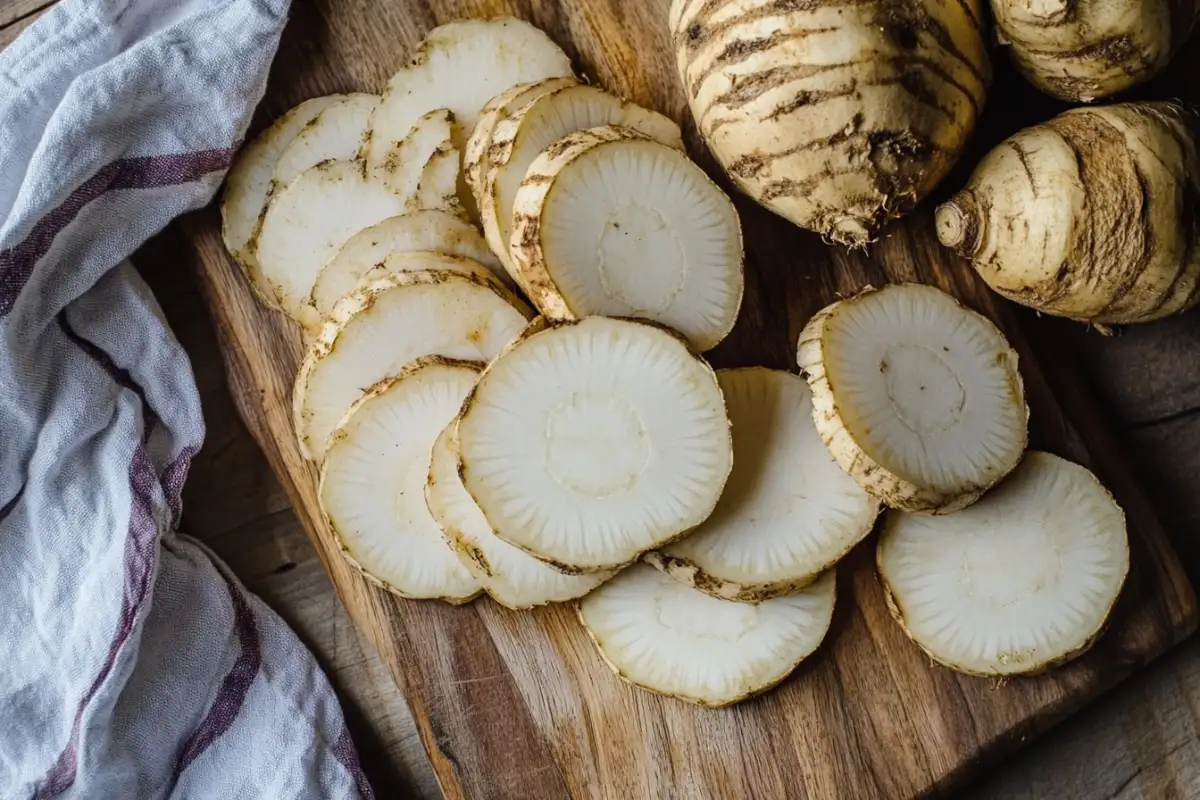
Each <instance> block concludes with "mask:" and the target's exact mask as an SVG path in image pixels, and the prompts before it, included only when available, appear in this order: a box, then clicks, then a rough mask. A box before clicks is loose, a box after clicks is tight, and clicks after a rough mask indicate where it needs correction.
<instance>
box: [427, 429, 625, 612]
mask: <svg viewBox="0 0 1200 800" xmlns="http://www.w3.org/2000/svg"><path fill="white" fill-rule="evenodd" d="M454 439H455V423H454V422H451V423H450V424H449V425H447V426H446V428H445V430H443V431H442V433H441V434H440V435H439V436H438V438H437V441H436V442H434V445H433V454H432V456H431V457H430V461H429V478H428V481H427V482H426V484H425V502H426V504H427V505H428V506H429V513H430V514H432V515H433V518H434V519H435V520H436V521H437V523H438V525H440V526H441V529H442V534H443V536H445V538H446V541H447V542H448V543H449V544H450V547H451V549H453V550H454V552H455V553H456V554H457V555H458V557H459V559H460V560H461V561H462V563H463V566H465V567H466V568H467V570H468V571H470V573H471V574H472V575H473V576H474V577H475V580H477V581H479V583H480V584H481V585H482V586H483V588H484V589H485V590H486V591H487V593H488V594H489V595H491V597H492V599H494V600H495V601H496V602H497V603H499V604H500V605H502V606H506V607H508V608H514V609H520V608H533V607H534V606H541V605H545V604H547V603H561V602H563V601H565V600H573V599H575V598H577V597H582V596H583V595H585V594H587V593H588V592H590V591H591V590H592V589H595V588H596V587H597V586H599V585H600V584H601V583H603V582H604V581H606V580H608V579H609V578H611V577H612V576H613V574H614V573H612V572H591V573H588V574H586V575H566V574H564V573H562V572H559V571H558V570H556V569H554V568H553V567H551V566H548V565H547V564H543V563H542V562H541V561H538V560H537V559H536V558H534V557H533V556H531V555H529V554H528V553H526V552H525V551H523V550H520V549H518V548H516V547H513V546H512V545H511V544H508V543H507V542H504V541H502V540H500V539H499V538H497V537H496V534H495V532H493V531H492V529H491V527H490V526H489V525H488V522H487V520H486V519H485V518H484V516H483V513H482V512H481V511H480V510H479V506H477V505H475V500H474V499H472V497H471V495H470V494H469V493H468V492H467V490H466V488H465V487H464V486H463V484H462V479H461V478H459V476H458V451H457V445H456V444H455V443H454Z"/></svg>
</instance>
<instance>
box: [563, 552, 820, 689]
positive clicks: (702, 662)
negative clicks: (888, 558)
mask: <svg viewBox="0 0 1200 800" xmlns="http://www.w3.org/2000/svg"><path fill="white" fill-rule="evenodd" d="M835 588H836V587H835V580H834V574H833V573H832V572H829V573H828V574H826V575H824V576H822V577H821V578H819V579H818V580H816V581H815V582H813V583H811V584H810V585H809V586H808V588H806V589H804V590H803V591H801V592H800V593H799V594H794V595H789V596H788V597H776V598H774V599H771V600H765V601H763V602H762V603H758V604H751V603H736V602H733V601H730V600H721V599H719V598H716V597H712V596H711V595H707V594H704V593H703V592H698V591H696V590H695V589H692V588H690V587H687V586H684V585H683V584H681V583H678V582H677V581H673V580H671V579H670V578H669V577H667V576H666V575H664V574H662V573H661V572H659V571H658V570H656V569H654V568H652V567H648V566H646V565H645V564H638V565H636V566H633V567H630V568H629V569H627V570H625V571H624V572H622V573H621V574H620V575H618V576H616V577H615V578H613V579H612V580H610V581H609V582H608V583H606V584H604V585H603V586H601V587H600V588H599V589H597V590H596V591H594V592H592V593H591V594H589V595H588V596H587V597H585V598H583V599H582V600H580V601H579V618H580V619H581V620H582V621H583V626H584V627H585V628H587V631H588V633H589V634H590V635H591V637H592V641H593V642H595V644H596V648H597V649H598V650H599V651H600V655H601V657H602V658H603V659H604V660H605V662H606V663H607V664H608V665H609V666H610V667H612V669H613V671H614V672H616V673H617V675H619V676H620V677H621V678H622V679H623V680H625V681H627V682H629V683H631V684H633V685H634V686H637V687H639V688H642V689H647V690H649V691H652V692H656V693H658V694H664V695H668V696H670V697H676V698H678V699H680V700H686V701H688V702H689V703H697V704H699V705H702V706H714V707H719V706H727V705H729V704H731V703H736V702H738V701H741V700H745V699H747V698H749V697H753V696H754V695H756V694H759V693H761V692H765V691H767V690H768V689H770V688H771V687H773V686H775V685H776V684H778V683H779V682H780V681H782V680H783V679H784V678H786V677H787V676H788V675H790V674H791V673H792V670H794V669H795V668H796V667H797V666H799V664H800V662H801V661H803V660H804V659H805V658H807V657H808V656H810V655H812V653H813V652H815V651H816V649H817V648H818V647H819V646H820V644H821V641H822V640H823V639H824V638H825V634H826V632H827V631H828V630H829V625H830V623H831V622H832V621H833V606H834V600H835Z"/></svg>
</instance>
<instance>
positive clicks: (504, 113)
mask: <svg viewBox="0 0 1200 800" xmlns="http://www.w3.org/2000/svg"><path fill="white" fill-rule="evenodd" d="M575 83H577V81H576V80H575V79H574V78H572V77H562V78H547V79H545V80H542V81H535V82H533V83H522V84H519V85H517V86H514V87H512V88H511V89H508V90H506V91H503V92H501V93H500V94H498V95H496V96H495V97H493V98H492V99H491V100H489V101H488V102H487V105H485V106H484V107H483V109H482V111H480V114H479V121H478V122H476V123H475V130H473V131H471V138H470V139H468V140H467V144H466V147H464V148H463V175H464V177H465V178H466V181H467V187H468V188H469V189H470V190H471V192H472V194H475V195H480V196H481V195H482V194H483V179H484V178H485V177H486V176H487V171H488V167H489V166H490V161H489V159H488V149H489V148H490V147H491V146H492V134H493V133H494V132H495V130H496V126H497V125H499V124H500V121H501V120H505V119H508V118H509V117H510V116H512V114H513V112H514V111H516V110H517V109H518V108H521V107H522V106H524V105H525V104H526V103H528V102H529V101H530V100H532V99H534V98H535V97H538V96H540V95H543V94H545V93H546V92H552V91H554V90H555V89H560V88H562V87H564V86H572V85H574V84H575Z"/></svg>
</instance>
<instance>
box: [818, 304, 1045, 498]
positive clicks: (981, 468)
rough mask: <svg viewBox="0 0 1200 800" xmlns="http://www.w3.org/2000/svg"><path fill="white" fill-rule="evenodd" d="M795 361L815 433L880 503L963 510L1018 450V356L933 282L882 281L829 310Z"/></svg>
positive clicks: (1012, 462)
mask: <svg viewBox="0 0 1200 800" xmlns="http://www.w3.org/2000/svg"><path fill="white" fill-rule="evenodd" d="M797 361H798V363H799V364H800V369H801V370H802V371H803V372H804V373H805V375H806V377H807V378H808V382H809V385H810V386H811V387H812V391H813V419H814V420H815V421H816V424H817V430H818V431H819V432H820V434H821V438H822V439H824V441H825V443H826V445H827V446H828V447H829V449H830V451H831V452H832V453H833V456H834V458H835V459H836V460H837V462H838V464H840V465H841V466H842V468H843V469H845V470H846V471H847V472H849V473H850V475H852V476H853V477H854V478H855V479H856V480H857V481H858V482H859V483H860V484H862V485H863V487H864V488H866V490H867V491H868V492H871V493H872V494H873V495H875V496H876V497H878V498H879V499H880V500H881V501H883V503H884V504H886V505H889V506H892V507H894V508H900V509H903V510H906V511H916V512H933V513H947V512H950V511H954V510H956V509H959V508H963V507H965V506H968V505H970V504H971V503H973V502H974V501H975V500H977V499H978V498H979V496H980V495H981V494H982V493H983V492H984V491H986V490H987V489H988V487H990V486H992V485H993V484H995V483H996V482H997V481H998V480H1000V479H1001V478H1003V477H1004V476H1005V475H1006V474H1008V472H1009V471H1010V470H1011V469H1012V468H1013V467H1015V466H1016V464H1017V462H1018V461H1019V460H1020V458H1021V454H1022V453H1023V452H1024V450H1025V443H1026V441H1027V431H1026V423H1027V421H1028V418H1029V411H1028V409H1027V407H1026V406H1025V395H1024V389H1023V386H1022V383H1021V375H1020V373H1019V372H1018V371H1017V354H1016V352H1015V351H1014V350H1013V349H1012V348H1011V347H1010V346H1009V344H1008V341H1007V340H1006V339H1005V338H1004V335H1003V334H1002V333H1001V332H1000V331H999V330H998V329H997V328H996V326H995V325H993V324H992V323H991V322H990V321H988V320H987V319H986V318H985V317H983V316H980V315H979V314H977V313H975V312H974V311H971V310H969V309H966V308H964V307H963V306H961V305H959V303H958V302H957V301H956V300H954V298H952V297H950V296H949V295H947V294H945V293H944V292H941V291H939V290H937V289H935V288H933V287H930V286H920V285H917V284H901V285H895V286H888V287H886V288H884V289H881V290H877V291H876V290H867V291H865V292H863V293H861V294H859V295H856V296H854V297H851V298H848V299H846V300H842V301H840V302H837V303H834V304H833V305H831V306H828V307H826V308H825V309H823V310H822V311H820V312H819V313H818V314H817V315H816V316H814V317H813V318H812V320H811V321H810V322H809V323H808V325H807V326H805V328H804V331H803V332H802V333H801V334H800V345H799V348H798V352H797Z"/></svg>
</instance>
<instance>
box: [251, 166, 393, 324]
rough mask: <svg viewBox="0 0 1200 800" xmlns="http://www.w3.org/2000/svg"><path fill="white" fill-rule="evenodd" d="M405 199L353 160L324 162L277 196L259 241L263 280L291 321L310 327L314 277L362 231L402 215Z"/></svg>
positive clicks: (306, 171) (273, 200)
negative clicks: (373, 177) (365, 171)
mask: <svg viewBox="0 0 1200 800" xmlns="http://www.w3.org/2000/svg"><path fill="white" fill-rule="evenodd" d="M404 201H405V198H403V197H401V196H400V195H397V194H395V193H394V192H392V191H391V190H390V189H388V188H387V187H386V186H384V185H383V184H381V183H379V182H377V181H373V180H368V179H367V178H365V177H364V176H363V173H362V169H361V167H360V165H359V164H357V163H356V162H353V161H325V162H322V163H320V164H318V165H317V166H315V167H312V168H311V169H308V170H305V171H304V172H302V173H301V174H300V177H298V178H296V179H295V180H294V181H292V182H291V183H290V184H288V186H287V188H285V189H283V190H282V191H280V192H278V193H276V194H275V195H274V197H272V198H271V203H270V205H269V206H267V212H266V215H265V216H264V217H263V225H262V233H260V234H259V237H258V260H259V266H260V268H261V270H262V275H263V277H264V278H265V279H266V281H267V285H268V286H270V287H271V290H272V292H273V293H274V295H275V299H276V300H277V301H279V305H280V307H281V308H282V309H283V311H284V313H286V314H287V315H288V316H289V317H291V318H292V319H294V320H296V321H297V322H299V323H300V324H302V325H304V324H308V323H310V322H311V316H312V315H314V314H315V313H316V312H315V309H313V308H312V306H310V305H309V304H308V298H309V296H310V295H312V290H313V284H314V283H315V282H316V280H317V273H319V272H320V271H321V267H323V266H325V264H326V263H328V262H329V260H330V259H332V258H333V257H334V256H335V255H337V252H338V250H339V249H341V246H342V245H343V244H345V243H346V240H347V239H349V238H350V237H351V236H353V235H354V234H356V233H358V232H359V231H361V230H362V229H363V228H367V227H370V226H371V225H374V224H375V223H377V222H379V221H380V220H383V219H387V218H388V217H391V216H395V215H396V214H400V213H402V212H403V211H404Z"/></svg>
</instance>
